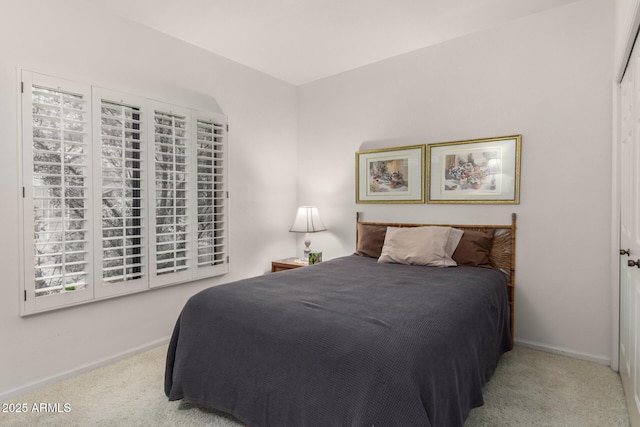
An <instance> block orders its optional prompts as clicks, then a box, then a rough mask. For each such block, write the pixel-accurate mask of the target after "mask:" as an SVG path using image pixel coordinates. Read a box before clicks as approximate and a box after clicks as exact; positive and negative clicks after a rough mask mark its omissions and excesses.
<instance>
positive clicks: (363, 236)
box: [355, 223, 387, 258]
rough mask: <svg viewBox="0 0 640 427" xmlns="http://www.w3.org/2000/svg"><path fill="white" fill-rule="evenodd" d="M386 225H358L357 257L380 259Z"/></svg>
mask: <svg viewBox="0 0 640 427" xmlns="http://www.w3.org/2000/svg"><path fill="white" fill-rule="evenodd" d="M386 233H387V226H386V225H371V224H360V223H358V245H357V247H356V252H355V254H356V255H360V256H368V257H371V258H379V257H380V254H381V253H382V245H383V244H384V236H385V235H386Z"/></svg>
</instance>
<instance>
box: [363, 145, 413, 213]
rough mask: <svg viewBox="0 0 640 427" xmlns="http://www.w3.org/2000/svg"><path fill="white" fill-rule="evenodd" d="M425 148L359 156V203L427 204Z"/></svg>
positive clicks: (377, 152) (385, 151)
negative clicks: (425, 201) (425, 195)
mask: <svg viewBox="0 0 640 427" xmlns="http://www.w3.org/2000/svg"><path fill="white" fill-rule="evenodd" d="M424 154H425V146H424V145H413V146H407V147H396V148H385V149H381V150H368V151H359V152H357V153H356V203H424V193H425V184H424V182H425V173H424V171H425V162H424Z"/></svg>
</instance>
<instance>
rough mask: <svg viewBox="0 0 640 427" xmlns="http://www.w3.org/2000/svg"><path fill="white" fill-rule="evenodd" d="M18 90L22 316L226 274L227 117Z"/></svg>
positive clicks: (26, 77)
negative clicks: (20, 101)
mask: <svg viewBox="0 0 640 427" xmlns="http://www.w3.org/2000/svg"><path fill="white" fill-rule="evenodd" d="M22 86H23V93H22V147H21V148H22V165H23V166H22V171H23V196H24V197H23V202H24V203H23V220H22V223H23V236H24V239H23V241H24V251H23V252H24V253H23V262H24V277H23V288H24V306H23V311H22V312H23V314H29V313H35V312H39V311H44V310H49V309H52V308H57V307H62V306H66V305H73V304H78V303H82V302H87V301H91V300H96V299H100V298H106V297H112V296H116V295H122V294H127V293H132V292H139V291H142V290H145V289H149V288H152V287H156V286H165V285H171V284H176V283H180V282H185V281H189V280H193V279H196V278H202V277H209V276H214V275H219V274H224V273H226V272H227V271H228V256H227V252H228V251H227V241H226V240H227V223H228V220H227V216H226V212H227V194H228V193H227V174H226V167H225V166H226V165H225V162H226V155H227V148H226V141H227V137H226V118H225V117H224V116H221V115H216V114H206V113H203V112H199V111H194V110H191V109H188V108H184V107H179V106H174V105H169V104H163V103H159V102H155V101H150V100H146V99H144V98H139V97H134V96H130V95H127V94H121V93H117V92H112V91H107V90H104V89H101V88H95V87H91V86H88V85H82V84H78V83H75V82H70V81H66V80H62V79H58V78H53V77H49V76H44V75H40V74H35V73H31V72H26V71H24V72H23V74H22Z"/></svg>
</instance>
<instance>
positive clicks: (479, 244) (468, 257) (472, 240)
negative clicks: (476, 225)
mask: <svg viewBox="0 0 640 427" xmlns="http://www.w3.org/2000/svg"><path fill="white" fill-rule="evenodd" d="M492 246H493V233H491V232H488V231H476V230H465V231H464V234H463V235H462V239H460V243H458V247H457V248H456V250H455V252H454V253H453V256H452V258H453V260H454V261H455V262H456V263H457V264H458V265H470V266H472V267H488V268H491V265H490V264H489V254H490V253H491V247H492Z"/></svg>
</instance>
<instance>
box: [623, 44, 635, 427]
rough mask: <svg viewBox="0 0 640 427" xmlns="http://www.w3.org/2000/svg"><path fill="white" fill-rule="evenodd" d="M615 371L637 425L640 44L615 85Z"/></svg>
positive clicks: (633, 420)
mask: <svg viewBox="0 0 640 427" xmlns="http://www.w3.org/2000/svg"><path fill="white" fill-rule="evenodd" d="M619 91H620V93H619V95H620V96H619V98H618V99H619V100H620V105H619V117H620V122H619V133H618V135H619V140H618V155H619V163H618V164H619V168H620V245H621V249H620V365H619V366H620V377H621V378H622V384H623V385H624V390H625V396H626V399H627V406H628V408H629V415H630V417H631V425H632V426H634V427H640V369H639V368H640V347H639V346H640V328H639V327H638V325H639V323H640V317H639V313H640V185H639V180H640V47H639V45H638V44H636V47H635V48H634V50H633V52H632V53H631V58H630V61H629V65H628V68H627V71H626V73H625V75H624V77H623V79H622V82H621V84H620V87H619Z"/></svg>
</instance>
